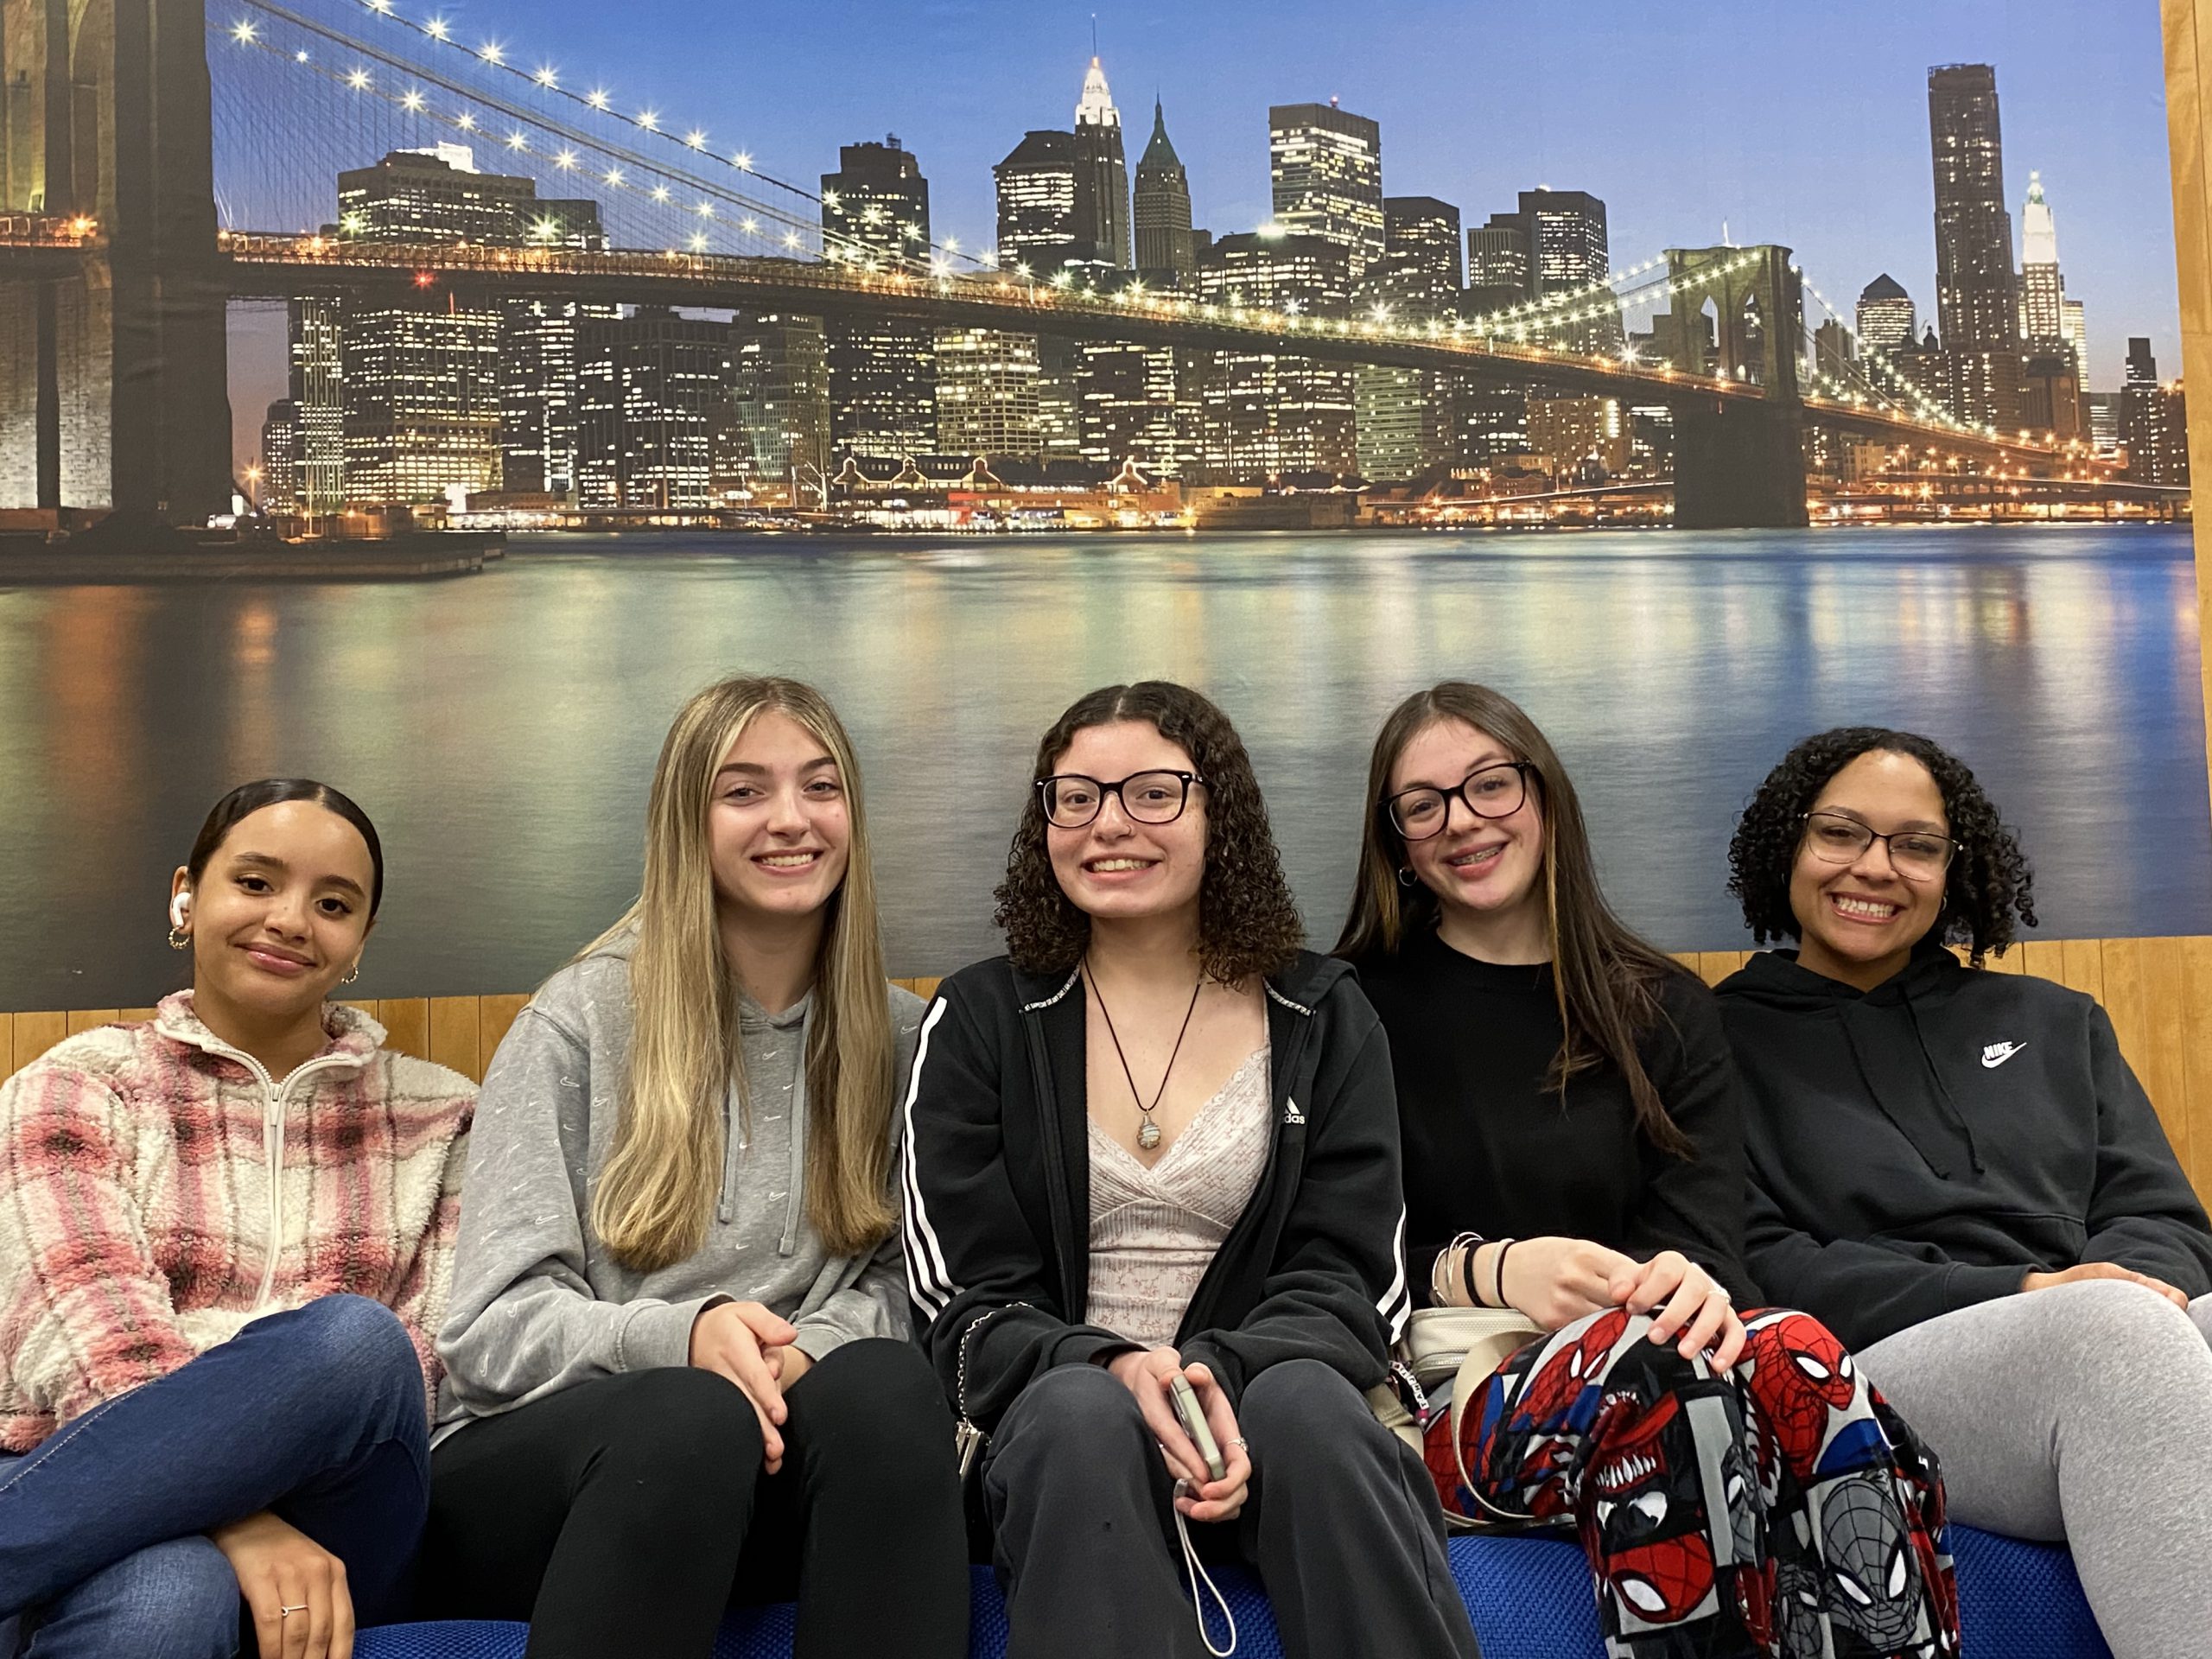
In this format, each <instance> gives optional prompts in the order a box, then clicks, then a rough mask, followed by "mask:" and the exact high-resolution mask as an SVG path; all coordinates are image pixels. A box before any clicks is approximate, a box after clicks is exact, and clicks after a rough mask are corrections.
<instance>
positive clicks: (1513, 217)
mask: <svg viewBox="0 0 2212 1659" xmlns="http://www.w3.org/2000/svg"><path fill="white" fill-rule="evenodd" d="M1534 296H1535V277H1534V276H1533V274H1532V273H1531V271H1530V270H1529V226H1528V223H1527V221H1526V220H1524V219H1522V217H1521V215H1520V214H1518V213H1492V214H1491V216H1490V222H1489V223H1488V224H1486V225H1479V226H1476V227H1475V228H1474V229H1473V230H1471V231H1469V232H1467V310H1468V313H1469V315H1473V316H1486V315H1490V314H1491V313H1492V312H1496V311H1503V310H1506V309H1508V308H1511V307H1513V306H1516V305H1519V304H1520V303H1522V302H1523V301H1524V300H1528V299H1530V298H1532V297H1534Z"/></svg>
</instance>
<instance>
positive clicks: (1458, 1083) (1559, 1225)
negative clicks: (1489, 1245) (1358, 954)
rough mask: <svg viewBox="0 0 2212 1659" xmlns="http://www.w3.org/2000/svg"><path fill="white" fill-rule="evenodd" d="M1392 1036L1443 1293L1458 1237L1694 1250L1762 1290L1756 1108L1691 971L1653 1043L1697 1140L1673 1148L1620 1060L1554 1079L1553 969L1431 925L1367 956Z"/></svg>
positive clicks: (1419, 1286)
mask: <svg viewBox="0 0 2212 1659" xmlns="http://www.w3.org/2000/svg"><path fill="white" fill-rule="evenodd" d="M1359 976H1360V983H1361V985H1362V986H1363V988H1365V989H1366V992H1367V995H1368V998H1369V1000H1370V1001H1372V1002H1373V1003H1374V1004H1375V1011H1376V1013H1377V1014H1380V1015H1381V1016H1382V1018H1383V1029H1384V1030H1385V1031H1386V1032H1387V1033H1389V1039H1390V1059H1391V1064H1392V1068H1393V1070H1394V1071H1395V1076H1396V1079H1397V1088H1398V1122H1399V1130H1400V1138H1401V1140H1402V1142H1403V1146H1404V1154H1405V1170H1406V1174H1405V1181H1406V1258H1407V1262H1406V1265H1407V1272H1408V1277H1409V1278H1410V1279H1411V1280H1412V1282H1413V1289H1414V1294H1415V1295H1416V1296H1418V1297H1420V1298H1421V1299H1422V1300H1427V1291H1428V1281H1429V1269H1430V1267H1431V1265H1432V1264H1433V1262H1434V1261H1435V1258H1436V1254H1437V1252H1438V1251H1439V1250H1440V1249H1442V1248H1443V1247H1444V1246H1445V1245H1446V1244H1447V1243H1450V1242H1451V1240H1452V1236H1454V1235H1455V1234H1458V1233H1461V1232H1478V1233H1481V1234H1483V1235H1484V1236H1486V1237H1490V1238H1503V1237H1519V1238H1527V1237H1531V1236H1541V1235H1544V1234H1564V1235H1566V1236H1570V1237H1574V1238H1586V1239H1590V1240H1592V1241H1593V1242H1594V1243H1599V1244H1603V1245H1605V1246H1607V1247H1608V1248H1610V1249H1616V1250H1619V1251H1621V1252H1623V1253H1624V1254H1625V1255H1632V1256H1634V1257H1636V1258H1637V1260H1639V1261H1645V1260H1649V1258H1650V1257H1651V1256H1653V1255H1657V1254H1658V1253H1659V1252H1660V1251H1662V1250H1669V1249H1673V1250H1680V1251H1681V1253H1682V1254H1683V1255H1686V1256H1688V1258H1689V1259H1690V1260H1691V1261H1693V1262H1696V1263H1697V1264H1698V1265H1699V1266H1700V1267H1702V1268H1705V1269H1706V1270H1707V1272H1708V1273H1710V1274H1713V1277H1714V1278H1715V1279H1718V1280H1719V1281H1720V1282H1721V1283H1722V1284H1723V1285H1725V1286H1726V1287H1727V1288H1728V1290H1729V1293H1730V1294H1732V1295H1733V1296H1734V1297H1735V1298H1736V1300H1737V1304H1738V1306H1745V1307H1748V1306H1752V1305H1753V1304H1754V1303H1756V1302H1757V1301H1758V1292H1757V1289H1756V1287H1754V1285H1753V1284H1752V1281H1751V1275H1750V1274H1748V1273H1747V1272H1746V1271H1745V1268H1744V1265H1743V1255H1744V1250H1743V1243H1744V1207H1745V1158H1744V1139H1743V1111H1742V1105H1741V1100H1740V1094H1739V1088H1738V1082H1737V1078H1736V1070H1735V1064H1734V1060H1733V1058H1732V1055H1731V1054H1730V1052H1729V1048H1728V1042H1727V1039H1726V1036H1725V1035H1724V1034H1723V1033H1722V1031H1721V1028H1720V1018H1719V1012H1718V1011H1717V1009H1716V1008H1715V1007H1714V1004H1713V993H1712V992H1711V991H1709V990H1707V988H1706V987H1705V986H1704V984H1703V983H1702V982H1700V981H1699V980H1698V979H1697V978H1696V976H1694V975H1692V974H1690V973H1688V971H1687V970H1681V971H1675V972H1670V973H1669V974H1668V976H1666V978H1665V979H1664V980H1663V981H1662V982H1661V984H1660V987H1659V1007H1660V1014H1661V1018H1660V1020H1658V1021H1657V1023H1656V1025H1654V1026H1653V1027H1652V1028H1651V1029H1650V1030H1649V1031H1648V1032H1646V1033H1643V1037H1642V1039H1640V1041H1639V1043H1638V1045H1637V1052H1638V1053H1639V1055H1640V1056H1641V1058H1642V1059H1643V1067H1644V1071H1645V1072H1646V1074H1647V1075H1648V1076H1649V1077H1650V1079H1651V1081H1652V1084H1653V1085H1654V1087H1656V1089H1657V1090H1658V1093H1659V1099H1660V1101H1661V1103H1662V1104H1663V1105H1664V1106H1665V1107H1666V1109H1667V1113H1668V1116H1669V1117H1671V1118H1672V1119H1673V1120H1674V1122H1675V1126H1676V1127H1677V1128H1680V1129H1681V1132H1682V1133H1683V1134H1684V1135H1687V1136H1688V1138H1689V1140H1690V1141H1691V1142H1692V1144H1693V1145H1694V1148H1695V1154H1694V1156H1693V1157H1690V1158H1687V1159H1686V1158H1681V1157H1677V1156H1675V1154H1671V1153H1668V1152H1663V1151H1662V1150H1661V1149H1660V1148H1659V1147H1657V1146H1656V1145H1655V1144H1654V1143H1653V1142H1652V1141H1651V1140H1650V1138H1649V1136H1647V1135H1644V1134H1643V1131H1642V1130H1641V1129H1640V1128H1638V1127H1637V1121H1636V1109H1635V1106H1634V1104H1633V1103H1632V1102H1631V1101H1630V1096H1629V1089H1628V1080H1627V1079H1626V1078H1625V1077H1623V1076H1622V1075H1621V1073H1620V1071H1619V1070H1618V1068H1616V1067H1614V1066H1611V1065H1601V1066H1599V1067H1595V1068H1592V1069H1590V1070H1586V1071H1583V1072H1581V1073H1580V1074H1579V1075H1578V1076H1576V1077H1573V1078H1572V1079H1570V1080H1569V1081H1568V1083H1567V1089H1566V1091H1565V1094H1564V1096H1562V1095H1561V1093H1560V1090H1558V1089H1557V1088H1555V1087H1551V1086H1549V1085H1548V1084H1547V1082H1546V1078H1547V1077H1548V1073H1549V1071H1550V1070H1551V1066H1552V1061H1553V1058H1554V1056H1555V1055H1556V1054H1557V1053H1558V1052H1559V1048H1560V1037H1561V1027H1560V1014H1559V1004H1558V1002H1557V1001H1556V999H1555V997H1554V993H1553V989H1552V970H1551V968H1550V966H1549V965H1548V964H1543V965H1540V966H1535V967H1501V966H1498V965H1497V964H1494V963H1485V962H1478V961H1476V960H1475V959H1474V958H1472V957H1466V956H1463V955H1461V954H1460V953H1459V951H1457V950H1453V949H1452V947H1451V946H1449V945H1447V944H1445V943H1444V942H1443V941H1442V940H1441V939H1440V938H1437V936H1436V935H1435V934H1434V933H1433V932H1427V931H1424V932H1422V933H1421V934H1420V935H1419V936H1417V937H1416V938H1411V939H1408V941H1407V943H1406V944H1405V945H1404V947H1403V948H1402V949H1401V950H1399V951H1398V953H1397V954H1396V955H1395V957H1383V956H1376V957H1371V958H1370V959H1369V960H1366V961H1363V962H1362V963H1360V964H1359Z"/></svg>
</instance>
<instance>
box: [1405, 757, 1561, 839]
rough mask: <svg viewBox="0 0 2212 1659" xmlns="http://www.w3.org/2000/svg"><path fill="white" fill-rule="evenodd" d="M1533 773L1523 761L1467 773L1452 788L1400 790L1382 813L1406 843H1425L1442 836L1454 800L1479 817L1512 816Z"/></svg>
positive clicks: (1433, 787)
mask: <svg viewBox="0 0 2212 1659" xmlns="http://www.w3.org/2000/svg"><path fill="white" fill-rule="evenodd" d="M1534 771H1535V767H1534V766H1531V765H1530V764H1529V762H1528V761H1526V760H1507V761H1503V762H1501V763H1500V764H1498V765H1497V766H1484V767H1482V768H1481V769H1480V770H1479V771H1476V772H1469V773H1468V774H1467V775H1466V776H1465V778H1462V779H1460V780H1459V784H1458V785H1457V786H1455V787H1453V788H1451V789H1438V788H1436V787H1435V786H1434V785H1429V784H1422V785H1420V786H1419V787H1418V788H1414V789H1402V790H1400V791H1398V792H1397V793H1396V794H1395V795H1393V796H1390V797H1389V798H1388V799H1386V800H1385V801H1384V802H1383V810H1384V811H1385V812H1387V813H1389V815H1390V823H1391V825H1392V827H1393V828H1395V829H1396V830H1397V832H1398V833H1399V834H1400V835H1402V836H1404V837H1405V838H1406V839H1407V840H1408V841H1427V839H1428V838H1429V837H1430V836H1440V835H1442V834H1443V833H1444V826H1445V825H1446V824H1447V823H1450V822H1451V821H1452V802H1453V801H1455V800H1456V801H1458V802H1459V804H1461V805H1463V806H1465V808H1466V809H1467V810H1468V811H1470V812H1471V813H1473V814H1474V815H1475V816H1476V817H1478V818H1510V817H1512V816H1513V815H1514V814H1515V813H1516V812H1518V811H1519V810H1521V806H1522V803H1523V802H1524V801H1526V800H1527V799H1528V798H1529V773H1530V772H1534Z"/></svg>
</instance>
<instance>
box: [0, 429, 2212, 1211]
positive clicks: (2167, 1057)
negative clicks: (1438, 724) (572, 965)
mask: <svg viewBox="0 0 2212 1659" xmlns="http://www.w3.org/2000/svg"><path fill="white" fill-rule="evenodd" d="M2208 401H2212V400H2208ZM1749 956H1750V953H1749V952H1746V951H1740V950H1705V951H1689V952H1684V953H1682V954H1681V955H1680V956H1678V957H1676V960H1677V961H1679V962H1681V963H1683V965H1684V966H1686V967H1688V968H1690V969H1692V970H1694V972H1695V973H1697V974H1698V976H1700V978H1702V979H1704V980H1705V981H1706V982H1707V983H1708V984H1718V983H1719V982H1720V981H1721V980H1723V979H1726V977H1727V976H1729V975H1730V974H1732V973H1734V972H1735V971H1736V970H1737V969H1738V968H1740V967H1741V966H1742V965H1743V964H1744V963H1745V961H1747V960H1748V959H1749ZM1986 966H1987V967H1989V968H1990V969H1993V970H1994V971H1996V972H1999V973H2007V972H2011V973H2018V972H2031V973H2036V974H2038V975H2041V976H2046V977H2048V978H2050V979H2053V980H2056V981H2057V982H2060V983H2062V984H2065V985H2069V986H2071V987H2073V988H2075V989H2077V990H2081V991H2083V992H2086V993H2088V995H2092V996H2094V997H2096V998H2097V999H2098V1000H2099V1001H2101V1003H2103V1005H2104V1007H2105V1009H2106V1011H2107V1013H2108V1014H2110V1015H2111V1017H2112V1022H2113V1031H2114V1032H2115V1033H2117V1035H2118V1036H2119V1039H2120V1052H2121V1053H2122V1054H2124V1055H2125V1056H2126V1059H2127V1063H2128V1064H2129V1065H2131V1066H2133V1068H2134V1070H2135V1074H2136V1076H2137V1077H2139V1078H2141V1080H2142V1083H2143V1086H2144V1088H2145V1090H2147V1091H2148V1092H2149V1094H2150V1096H2151V1100H2152V1104H2153V1105H2154V1106H2155V1107H2156V1108H2157V1109H2158V1117H2159V1121H2160V1122H2162V1123H2164V1126H2165V1129H2166V1134H2167V1135H2168V1137H2169V1138H2170V1139H2171V1141H2172V1142H2173V1146H2174V1151H2175V1154H2176V1155H2177V1157H2178V1158H2179V1159H2180V1160H2181V1163H2182V1166H2183V1168H2184V1169H2186V1170H2187V1171H2189V1173H2190V1179H2192V1180H2193V1181H2194V1182H2195V1183H2196V1188H2197V1191H2198V1192H2200V1193H2202V1194H2204V1195H2206V1197H2207V1199H2208V1201H2212V938H2188V939H2175V938H2170V939H2105V940H2101V941H2100V940H2088V941H2084V940H2063V941H2053V940H2044V939H2037V940H2032V941H2030V942H2029V943H2027V944H2024V945H2019V946H2016V947H2014V948H2013V949H2012V950H2010V951H2007V952H2006V953H2005V956H2004V957H1992V958H1991V959H1990V960H1989V962H1988V963H1987V964H1986ZM896 983H898V984H900V985H903V986H905V987H906V988H907V989H908V990H911V991H912V992H913V993H914V994H915V995H918V996H923V997H928V996H931V995H935V994H936V991H937V988H938V984H939V981H938V980H937V979H935V978H933V977H920V978H914V979H902V980H899V981H896ZM528 1001H529V998H528V997H526V996H523V995H498V996H442V997H435V998H425V997H395V998H391V999H389V1000H387V1001H373V1002H372V1001H363V1002H357V1003H355V1004H354V1005H353V1006H354V1007H359V1008H360V1009H361V1010H362V1011H363V1012H364V1013H365V1014H368V1015H369V1016H370V1017H371V1018H372V1019H374V1020H378V1022H379V1023H381V1024H382V1025H383V1027H384V1028H385V1040H386V1041H387V1042H388V1043H390V1045H391V1046H392V1047H394V1048H397V1049H398V1050H400V1051H401V1052H404V1053H409V1054H415V1055H419V1056H420V1057H422V1058H425V1059H430V1060H435V1061H436V1062H438V1063H439V1064H440V1065H448V1066H451V1067H452V1068H453V1069H454V1071H459V1072H461V1073H463V1074H464V1075H466V1076H467V1077H473V1078H475V1079H477V1080H479V1081H481V1080H482V1077H483V1074H484V1068H485V1067H486V1065H489V1064H490V1063H491V1059H492V1056H493V1053H494V1052H496V1051H497V1050H498V1048H499V1040H500V1039H501V1038H502V1037H504V1036H505V1034H506V1032H507V1029H508V1027H510V1026H511V1025H512V1023H513V1021H514V1019H515V1016H516V1015H517V1014H519V1013H520V1012H521V1011H522V1009H523V1007H524V1005H525V1004H526V1003H527V1002H528ZM151 1014H152V1010H151V1009H147V1008H119V1009H118V1008H80V1009H76V1010H73V1011H71V1012H66V1013H65V1012H38V1013H24V1014H0V1077H5V1076H7V1075H10V1074H12V1073H13V1072H15V1071H19V1070H21V1069H22V1067H23V1066H26V1065H29V1064H30V1063H31V1061H33V1060H35V1059H36V1058H38V1057H39V1056H40V1055H41V1054H43V1053H44V1052H46V1051H47V1050H48V1049H49V1048H51V1047H53V1046H54V1044H56V1043H58V1042H60V1040H61V1039H63V1038H64V1037H65V1036H67V1035H69V1034H70V1033H74V1032H79V1031H86V1030H89V1029H91V1028H92V1027H95V1026H99V1025H102V1024H105V1023H106V1022H108V1021H110V1020H117V1019H126V1020H135V1019H145V1018H149V1017H150V1016H151Z"/></svg>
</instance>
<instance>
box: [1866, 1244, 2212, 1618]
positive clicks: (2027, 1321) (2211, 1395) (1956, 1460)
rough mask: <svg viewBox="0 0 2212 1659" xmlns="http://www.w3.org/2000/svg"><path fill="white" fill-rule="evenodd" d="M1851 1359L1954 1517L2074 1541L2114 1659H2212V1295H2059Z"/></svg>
mask: <svg viewBox="0 0 2212 1659" xmlns="http://www.w3.org/2000/svg"><path fill="white" fill-rule="evenodd" d="M1859 1367H1860V1369H1861V1370H1864V1371H1865V1373H1866V1376H1867V1377H1868V1379H1869V1380H1870V1381H1872V1383H1873V1384H1874V1386H1875V1387H1876V1388H1878V1389H1880V1390H1881V1391H1882V1393H1883V1394H1884V1395H1886V1396H1887V1397H1888V1399H1889V1401H1890V1403H1891V1405H1893V1406H1895V1407H1896V1408H1897V1409H1898V1410H1899V1411H1900V1412H1902V1413H1903V1414H1904V1418H1905V1421H1907V1422H1909V1423H1910V1424H1911V1425H1912V1426H1913V1427H1915V1428H1916V1429H1918V1430H1919V1431H1920V1433H1921V1435H1922V1437H1923V1439H1925V1440H1927V1442H1928V1443H1929V1446H1933V1447H1934V1448H1935V1450H1936V1455H1937V1456H1938V1457H1939V1458H1941V1459H1942V1465H1943V1484H1944V1486H1945V1488H1946V1489H1947V1491H1948V1494H1949V1498H1950V1514H1951V1518H1952V1519H1953V1520H1955V1521H1961V1522H1965V1523H1966V1524H1967V1525H1968V1526H1972V1527H1981V1528H1985V1529H1987V1530H1989V1531H1991V1532H2001V1533H2007V1534H2010V1535H2012V1536H2013V1537H2015V1538H2037V1539H2044V1540H2049V1541H2059V1540H2063V1541H2066V1542H2067V1543H2068V1544H2069V1545H2071V1546H2072V1548H2073V1551H2074V1564H2075V1567H2076V1568H2077V1569H2078V1570H2079V1571H2080V1573H2081V1574H2082V1589H2083V1591H2085V1592H2087V1593H2088V1599H2089V1606H2090V1608H2091V1609H2092V1610H2093V1611H2094V1612H2095V1614H2096V1616H2097V1623H2098V1624H2099V1626H2100V1627H2101V1629H2102V1630H2103V1631H2104V1637H2105V1640H2106V1641H2107V1643H2110V1644H2111V1647H2112V1650H2113V1656H2114V1659H2207V1656H2212V1573H2208V1572H2207V1571H2206V1566H2207V1563H2212V1296H2207V1297H2200V1298H2199V1299H2198V1300H2196V1302H2194V1303H2192V1304H2191V1305H2190V1310H2189V1312H2188V1313H2187V1314H2186V1315H2184V1314H2183V1313H2180V1312H2179V1311H2177V1309H2176V1308H2175V1307H2174V1306H2173V1304H2171V1302H2168V1301H2165V1300H2162V1299H2161V1298H2159V1297H2158V1296H2156V1295H2154V1294H2152V1293H2151V1292H2150V1291H2148V1290H2145V1289H2144V1288H2143V1287H2140V1286H2139V1285H2130V1284H2123V1283H2120V1282H2118V1281H2111V1280H2105V1281H2095V1280H2092V1281H2088V1282H2086V1283H2077V1284H2070V1285H2058V1286H2055V1287H2052V1288H2050V1289H2049V1290H2038V1291H2031V1292H2027V1293H2025V1294H2019V1295H2013V1296H2002V1297H1999V1298H1998V1299H1997V1300H1994V1301H1988V1302H1983V1303H1981V1304H1980V1305H1979V1306H1974V1307H1967V1308H1961V1310H1960V1311H1959V1312H1957V1313H1946V1314H1944V1315H1942V1317H1941V1318H1939V1319H1929V1320H1928V1321H1926V1322H1925V1323H1923V1324H1921V1325H1914V1326H1912V1327H1911V1328H1910V1330H1906V1331H1900V1332H1898V1333H1897V1335H1895V1336H1893V1337H1890V1338H1886V1339H1885V1340H1883V1341H1881V1342H1878V1343H1876V1344H1874V1345H1873V1346H1872V1347H1871V1348H1868V1349H1867V1350H1866V1351H1865V1352H1863V1353H1861V1354H1860V1355H1859ZM1965 1636H1966V1641H1967V1651H1968V1652H1969V1653H1971V1652H1972V1651H1974V1631H1973V1630H1971V1629H1968V1630H1967V1631H1966V1632H1965Z"/></svg>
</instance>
